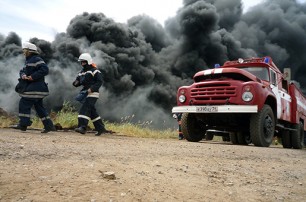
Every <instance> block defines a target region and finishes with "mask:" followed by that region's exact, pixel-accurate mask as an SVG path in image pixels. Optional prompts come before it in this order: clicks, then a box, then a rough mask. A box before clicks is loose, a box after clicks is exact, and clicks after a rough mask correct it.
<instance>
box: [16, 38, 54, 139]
mask: <svg viewBox="0 0 306 202" xmlns="http://www.w3.org/2000/svg"><path fill="white" fill-rule="evenodd" d="M22 50H23V55H24V56H25V59H26V60H25V66H24V67H23V68H22V69H21V70H20V73H19V75H20V79H22V80H25V81H26V82H27V87H26V89H25V91H24V92H21V93H19V95H20V97H21V99H20V101H19V119H20V120H19V124H18V125H17V126H15V128H16V129H20V130H22V131H26V130H27V127H28V126H30V125H31V124H32V121H31V119H30V118H31V117H30V115H31V108H32V107H33V106H34V108H35V110H36V112H37V115H38V116H39V118H40V119H41V120H42V123H43V125H44V129H43V131H41V132H42V133H48V132H50V131H55V127H54V125H53V122H52V120H51V119H50V117H49V115H48V112H47V110H46V109H45V108H44V106H43V98H44V97H46V96H47V95H49V89H48V86H47V84H46V83H45V76H46V75H48V73H49V68H48V66H47V65H46V63H45V62H44V61H43V59H42V58H41V57H40V56H39V54H38V51H37V47H36V45H34V44H32V43H29V42H25V43H23V44H22Z"/></svg>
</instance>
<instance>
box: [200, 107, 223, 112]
mask: <svg viewBox="0 0 306 202" xmlns="http://www.w3.org/2000/svg"><path fill="white" fill-rule="evenodd" d="M196 110H197V112H217V111H218V107H214V106H201V107H196Z"/></svg>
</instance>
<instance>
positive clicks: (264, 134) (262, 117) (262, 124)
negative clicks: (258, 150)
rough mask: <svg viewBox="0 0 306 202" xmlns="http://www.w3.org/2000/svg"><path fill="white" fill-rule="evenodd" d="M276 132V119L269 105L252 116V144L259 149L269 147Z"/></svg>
mask: <svg viewBox="0 0 306 202" xmlns="http://www.w3.org/2000/svg"><path fill="white" fill-rule="evenodd" d="M274 132H275V117H274V113H273V111H272V109H271V107H270V106H269V105H264V106H263V108H262V109H261V110H260V111H259V112H258V113H256V114H252V115H251V119H250V134H251V139H252V142H253V144H254V145H255V146H258V147H269V146H270V145H271V143H272V140H273V137H274Z"/></svg>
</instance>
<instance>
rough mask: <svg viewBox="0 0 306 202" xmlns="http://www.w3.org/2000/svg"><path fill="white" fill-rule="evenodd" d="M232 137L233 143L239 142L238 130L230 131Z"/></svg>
mask: <svg viewBox="0 0 306 202" xmlns="http://www.w3.org/2000/svg"><path fill="white" fill-rule="evenodd" d="M230 139H231V142H232V144H238V138H237V133H236V132H231V133H230Z"/></svg>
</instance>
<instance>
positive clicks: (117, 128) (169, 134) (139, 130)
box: [0, 102, 178, 139]
mask: <svg viewBox="0 0 306 202" xmlns="http://www.w3.org/2000/svg"><path fill="white" fill-rule="evenodd" d="M50 117H51V119H52V121H53V123H54V125H58V126H59V125H60V126H61V127H62V128H63V129H74V128H76V127H77V125H78V112H77V111H76V109H75V108H74V107H73V106H72V105H71V103H69V102H64V104H63V108H62V109H61V111H59V112H57V113H55V112H51V114H50ZM133 117H134V115H132V116H127V117H124V118H122V119H121V123H111V122H108V121H106V120H103V122H104V124H105V127H106V129H108V130H112V131H114V132H116V133H117V134H118V135H125V136H130V137H142V138H156V139H161V138H177V137H178V133H177V131H176V130H173V129H166V130H155V129H150V128H149V126H150V124H151V122H144V123H137V124H133V123H131V120H132V119H133ZM32 121H33V123H32V125H31V127H32V128H43V125H42V122H41V120H40V119H39V117H37V116H35V117H33V118H32ZM16 123H18V117H0V128H5V127H9V126H10V125H12V124H16ZM88 126H89V128H91V129H93V128H94V126H93V124H92V122H89V125H88Z"/></svg>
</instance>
